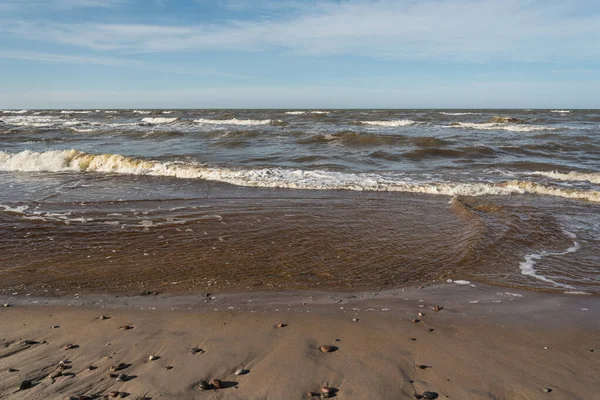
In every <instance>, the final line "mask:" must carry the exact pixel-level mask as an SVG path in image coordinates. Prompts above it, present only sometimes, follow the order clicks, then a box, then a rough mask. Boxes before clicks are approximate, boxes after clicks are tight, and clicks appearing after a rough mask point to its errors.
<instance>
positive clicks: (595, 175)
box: [531, 171, 600, 184]
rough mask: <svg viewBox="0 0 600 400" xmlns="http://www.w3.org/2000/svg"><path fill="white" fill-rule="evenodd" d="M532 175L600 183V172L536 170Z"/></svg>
mask: <svg viewBox="0 0 600 400" xmlns="http://www.w3.org/2000/svg"><path fill="white" fill-rule="evenodd" d="M531 175H539V176H545V177H546V178H551V179H557V180H560V181H586V182H590V183H598V184H600V172H575V171H571V172H567V173H564V172H558V171H535V172H532V173H531Z"/></svg>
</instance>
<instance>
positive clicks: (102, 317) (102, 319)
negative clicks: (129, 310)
mask: <svg viewBox="0 0 600 400" xmlns="http://www.w3.org/2000/svg"><path fill="white" fill-rule="evenodd" d="M108 318H109V317H107V316H106V315H101V316H99V317H98V319H99V320H101V321H104V320H105V319H108Z"/></svg>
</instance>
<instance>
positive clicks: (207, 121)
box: [194, 118, 272, 125]
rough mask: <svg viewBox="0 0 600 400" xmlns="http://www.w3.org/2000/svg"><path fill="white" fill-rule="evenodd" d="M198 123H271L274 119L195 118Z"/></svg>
mask: <svg viewBox="0 0 600 400" xmlns="http://www.w3.org/2000/svg"><path fill="white" fill-rule="evenodd" d="M194 122H195V123H197V124H211V125H269V124H270V123H271V122H272V120H270V119H237V118H232V119H205V118H200V119H196V120H194Z"/></svg>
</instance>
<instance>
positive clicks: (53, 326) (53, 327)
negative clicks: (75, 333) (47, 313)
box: [50, 325, 60, 329]
mask: <svg viewBox="0 0 600 400" xmlns="http://www.w3.org/2000/svg"><path fill="white" fill-rule="evenodd" d="M58 328H60V325H52V326H51V327H50V329H58Z"/></svg>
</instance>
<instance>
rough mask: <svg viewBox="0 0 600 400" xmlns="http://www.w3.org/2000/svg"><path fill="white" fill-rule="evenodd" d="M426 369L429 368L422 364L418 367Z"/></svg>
mask: <svg viewBox="0 0 600 400" xmlns="http://www.w3.org/2000/svg"><path fill="white" fill-rule="evenodd" d="M427 368H429V366H427V365H423V364H421V365H419V369H427Z"/></svg>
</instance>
